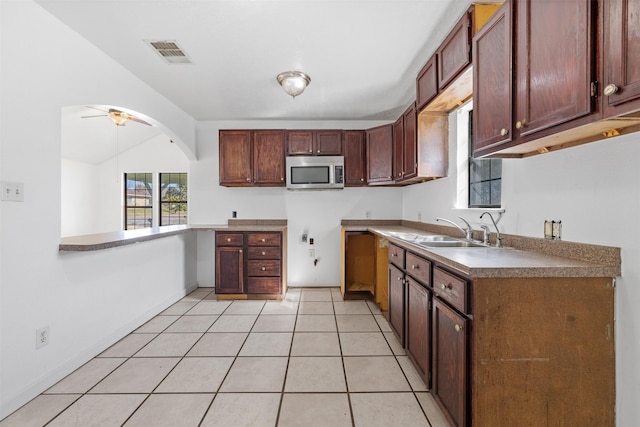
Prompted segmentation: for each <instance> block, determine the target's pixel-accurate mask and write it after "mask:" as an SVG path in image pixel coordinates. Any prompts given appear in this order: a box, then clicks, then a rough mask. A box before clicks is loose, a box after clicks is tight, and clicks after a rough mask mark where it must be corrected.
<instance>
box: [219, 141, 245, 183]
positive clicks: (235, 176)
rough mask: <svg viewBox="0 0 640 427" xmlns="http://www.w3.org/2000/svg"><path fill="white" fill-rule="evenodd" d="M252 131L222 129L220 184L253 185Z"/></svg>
mask: <svg viewBox="0 0 640 427" xmlns="http://www.w3.org/2000/svg"><path fill="white" fill-rule="evenodd" d="M251 146H252V144H251V131H250V130H221V131H220V133H219V143H218V149H219V154H218V156H219V160H220V185H223V186H228V187H246V186H250V185H252V177H253V173H252V170H251V160H252V156H251Z"/></svg>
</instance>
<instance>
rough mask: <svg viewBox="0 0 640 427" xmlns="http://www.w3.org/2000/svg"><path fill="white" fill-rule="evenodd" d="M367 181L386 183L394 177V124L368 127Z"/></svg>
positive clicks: (370, 182)
mask: <svg viewBox="0 0 640 427" xmlns="http://www.w3.org/2000/svg"><path fill="white" fill-rule="evenodd" d="M366 135H367V182H368V183H369V184H386V183H390V182H391V181H392V179H393V128H392V125H384V126H378V127H376V128H373V129H367V131H366Z"/></svg>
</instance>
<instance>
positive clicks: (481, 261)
mask: <svg viewBox="0 0 640 427" xmlns="http://www.w3.org/2000/svg"><path fill="white" fill-rule="evenodd" d="M343 228H344V230H345V231H369V232H371V233H374V234H377V235H379V236H381V237H384V238H385V239H387V240H389V241H390V242H391V243H393V244H396V245H398V246H401V247H404V248H406V249H409V250H411V251H412V252H414V253H416V254H421V255H424V256H426V257H427V258H430V259H431V260H433V261H436V262H439V263H441V264H444V265H445V266H447V267H450V268H452V269H455V270H457V271H458V272H460V273H462V274H464V275H467V276H469V277H471V278H500V277H502V278H507V277H615V276H619V275H620V274H621V262H620V249H619V248H613V247H609V246H598V245H588V244H580V243H574V242H562V241H545V239H535V238H525V237H521V236H504V237H505V239H504V241H505V243H506V244H507V246H506V247H503V248H496V247H473V248H457V247H442V248H437V247H432V248H428V249H427V248H425V247H423V246H419V245H416V244H413V243H410V242H407V241H405V240H402V239H399V238H397V237H394V236H393V235H392V234H390V233H393V232H396V233H397V232H401V233H413V234H422V235H435V234H446V235H453V236H454V237H458V236H457V235H456V234H455V232H456V231H457V230H455V229H453V228H450V227H443V226H437V229H436V227H432V228H433V230H425V229H420V228H415V227H411V226H407V225H402V224H392V225H379V224H375V223H374V224H370V225H369V224H366V223H362V224H346V225H344V223H343ZM426 228H429V227H426ZM446 229H449V231H450V233H443V232H442V230H446ZM509 243H517V245H518V246H519V248H516V247H513V246H512V247H509ZM545 252H546V253H545ZM557 253H563V254H567V256H558V255H557Z"/></svg>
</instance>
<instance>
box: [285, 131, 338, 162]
mask: <svg viewBox="0 0 640 427" xmlns="http://www.w3.org/2000/svg"><path fill="white" fill-rule="evenodd" d="M287 155H288V156H341V155H343V148H342V131H340V130H288V131H287Z"/></svg>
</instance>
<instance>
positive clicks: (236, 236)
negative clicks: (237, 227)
mask: <svg viewBox="0 0 640 427" xmlns="http://www.w3.org/2000/svg"><path fill="white" fill-rule="evenodd" d="M243 242H244V239H243V236H242V233H216V246H242V243H243Z"/></svg>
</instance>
